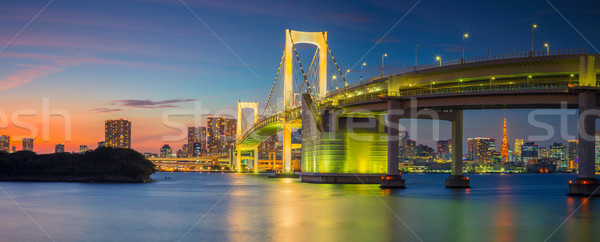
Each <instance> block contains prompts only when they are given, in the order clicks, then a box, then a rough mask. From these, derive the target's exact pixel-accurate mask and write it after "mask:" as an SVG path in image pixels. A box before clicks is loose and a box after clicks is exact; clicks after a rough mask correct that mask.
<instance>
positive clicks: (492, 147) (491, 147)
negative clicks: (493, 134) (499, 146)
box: [488, 137, 496, 154]
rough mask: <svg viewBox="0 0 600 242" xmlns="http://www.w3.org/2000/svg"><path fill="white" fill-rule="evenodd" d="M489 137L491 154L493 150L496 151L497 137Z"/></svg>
mask: <svg viewBox="0 0 600 242" xmlns="http://www.w3.org/2000/svg"><path fill="white" fill-rule="evenodd" d="M488 139H489V141H488V142H489V147H490V154H491V152H494V151H496V139H491V138H490V137H488Z"/></svg>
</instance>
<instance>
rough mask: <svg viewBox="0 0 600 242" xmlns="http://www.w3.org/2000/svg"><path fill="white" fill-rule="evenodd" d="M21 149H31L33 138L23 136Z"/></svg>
mask: <svg viewBox="0 0 600 242" xmlns="http://www.w3.org/2000/svg"><path fill="white" fill-rule="evenodd" d="M23 150H28V151H33V139H32V138H24V139H23Z"/></svg>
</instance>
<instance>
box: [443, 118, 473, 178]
mask: <svg viewBox="0 0 600 242" xmlns="http://www.w3.org/2000/svg"><path fill="white" fill-rule="evenodd" d="M452 113H453V114H454V115H452V116H453V117H452V119H451V120H450V121H451V122H452V173H451V174H450V177H448V179H446V188H469V187H470V186H469V178H468V177H465V176H464V175H463V171H462V169H463V162H462V149H463V147H462V144H463V111H462V110H454V111H453V112H452Z"/></svg>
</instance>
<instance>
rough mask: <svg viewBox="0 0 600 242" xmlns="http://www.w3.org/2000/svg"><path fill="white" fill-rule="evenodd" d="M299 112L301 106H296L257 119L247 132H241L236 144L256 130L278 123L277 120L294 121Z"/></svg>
mask: <svg viewBox="0 0 600 242" xmlns="http://www.w3.org/2000/svg"><path fill="white" fill-rule="evenodd" d="M300 112H301V106H296V107H293V108H290V109H288V110H286V111H281V112H279V113H276V114H274V115H272V116H268V117H263V118H261V119H259V120H258V121H257V122H256V123H254V124H253V125H252V126H251V127H250V128H249V129H248V130H246V131H245V132H243V134H242V135H241V136H240V140H238V142H241V141H243V140H245V139H247V138H248V136H250V134H252V133H254V132H256V131H257V130H259V129H261V128H263V127H265V126H267V125H269V124H272V123H275V122H279V120H281V119H283V118H285V119H286V120H288V119H296V118H298V117H299V115H301V114H300Z"/></svg>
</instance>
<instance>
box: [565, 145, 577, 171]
mask: <svg viewBox="0 0 600 242" xmlns="http://www.w3.org/2000/svg"><path fill="white" fill-rule="evenodd" d="M578 145H579V140H569V142H568V143H567V159H568V160H569V169H575V168H577V167H576V165H577V146H578Z"/></svg>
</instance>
